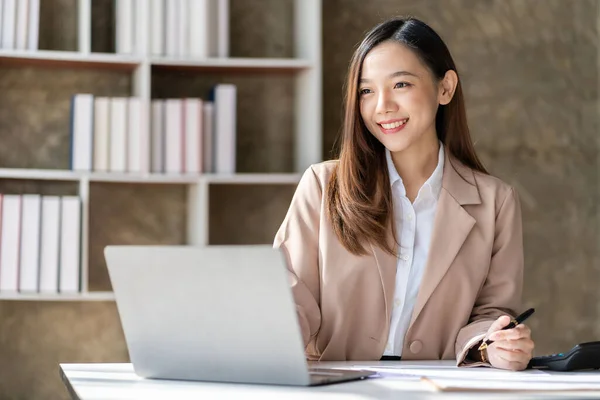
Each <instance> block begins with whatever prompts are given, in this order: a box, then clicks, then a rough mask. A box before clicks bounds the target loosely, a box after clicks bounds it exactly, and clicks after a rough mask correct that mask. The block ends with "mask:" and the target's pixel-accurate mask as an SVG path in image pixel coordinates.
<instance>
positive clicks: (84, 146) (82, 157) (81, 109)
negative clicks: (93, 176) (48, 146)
mask: <svg viewBox="0 0 600 400" xmlns="http://www.w3.org/2000/svg"><path fill="white" fill-rule="evenodd" d="M93 130H94V96H93V95H91V94H76V95H74V96H73V97H72V98H71V169H72V170H74V171H91V170H92V152H93V149H92V146H93Z"/></svg>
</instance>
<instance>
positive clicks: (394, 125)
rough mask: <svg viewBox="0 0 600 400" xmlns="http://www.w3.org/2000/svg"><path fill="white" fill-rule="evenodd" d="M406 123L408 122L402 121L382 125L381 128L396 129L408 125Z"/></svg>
mask: <svg viewBox="0 0 600 400" xmlns="http://www.w3.org/2000/svg"><path fill="white" fill-rule="evenodd" d="M406 121H408V120H407V119H403V120H402V121H396V122H392V123H391V124H381V126H383V129H394V128H397V127H399V126H401V125H404V124H405V123H406Z"/></svg>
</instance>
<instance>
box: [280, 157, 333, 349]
mask: <svg viewBox="0 0 600 400" xmlns="http://www.w3.org/2000/svg"><path fill="white" fill-rule="evenodd" d="M322 192H323V190H322V186H321V184H320V182H319V179H318V177H317V175H316V173H315V171H314V170H313V167H310V168H308V169H307V170H306V172H305V173H304V174H303V176H302V178H301V179H300V183H299V184H298V187H297V188H296V192H295V193H294V196H293V198H292V202H291V204H290V207H289V209H288V212H287V214H286V216H285V218H284V220H283V223H282V225H281V227H280V228H279V230H278V232H277V234H276V235H275V241H274V245H273V247H275V248H279V249H281V251H282V252H283V253H284V255H285V257H286V259H287V267H288V275H289V279H290V284H291V287H292V293H293V297H294V301H295V303H296V310H297V313H298V322H299V324H300V329H301V331H302V337H303V339H304V347H305V348H306V346H307V345H308V343H309V342H310V340H311V339H312V338H313V337H314V336H315V335H316V334H317V332H318V330H319V327H320V326H321V310H320V308H319V304H320V290H319V288H320V281H319V257H318V252H319V250H318V243H319V223H320V218H321V217H320V210H321V198H322Z"/></svg>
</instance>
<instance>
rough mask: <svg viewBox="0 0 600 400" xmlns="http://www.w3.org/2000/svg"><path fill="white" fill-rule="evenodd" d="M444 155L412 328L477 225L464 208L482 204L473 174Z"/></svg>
mask: <svg viewBox="0 0 600 400" xmlns="http://www.w3.org/2000/svg"><path fill="white" fill-rule="evenodd" d="M445 151H446V152H445V156H446V157H445V158H446V161H445V163H444V175H443V178H442V189H441V191H440V197H439V199H438V204H437V211H436V215H435V219H434V226H433V232H432V237H431V242H430V246H429V255H428V258H427V263H426V266H425V271H424V273H423V279H422V280H421V287H420V288H419V292H418V295H417V300H416V303H415V308H414V310H413V314H412V318H411V322H410V326H412V324H413V323H414V322H415V321H416V319H417V318H418V317H419V314H420V313H421V310H423V307H424V306H425V304H426V303H427V301H428V300H429V298H430V297H431V295H432V294H433V291H434V290H435V288H436V287H437V285H438V284H439V283H440V281H441V280H442V278H443V277H444V275H445V274H446V271H447V270H448V268H450V265H452V262H453V261H454V258H455V257H456V255H457V254H458V252H459V250H460V248H461V247H462V245H463V243H464V242H465V240H466V238H467V236H468V235H469V233H470V232H471V229H472V228H473V226H474V225H475V219H474V218H473V217H472V216H471V215H470V214H469V213H468V212H467V211H466V210H465V209H464V208H463V205H467V204H480V203H481V198H480V196H479V190H478V188H477V184H476V181H475V177H474V175H473V171H472V170H471V169H469V168H468V167H466V166H464V165H462V164H461V163H460V162H459V161H458V160H457V159H455V158H454V157H452V155H451V154H450V152H449V151H448V149H447V148H446V149H445ZM463 178H464V179H463ZM465 180H466V181H465Z"/></svg>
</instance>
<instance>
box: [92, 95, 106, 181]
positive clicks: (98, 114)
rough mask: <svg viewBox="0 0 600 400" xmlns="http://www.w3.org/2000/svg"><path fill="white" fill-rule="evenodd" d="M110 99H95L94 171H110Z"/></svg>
mask: <svg viewBox="0 0 600 400" xmlns="http://www.w3.org/2000/svg"><path fill="white" fill-rule="evenodd" d="M109 145H110V99H109V98H108V97H96V98H95V99H94V146H93V147H94V157H93V164H94V171H108V170H109V160H110V151H109V150H110V147H109Z"/></svg>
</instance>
